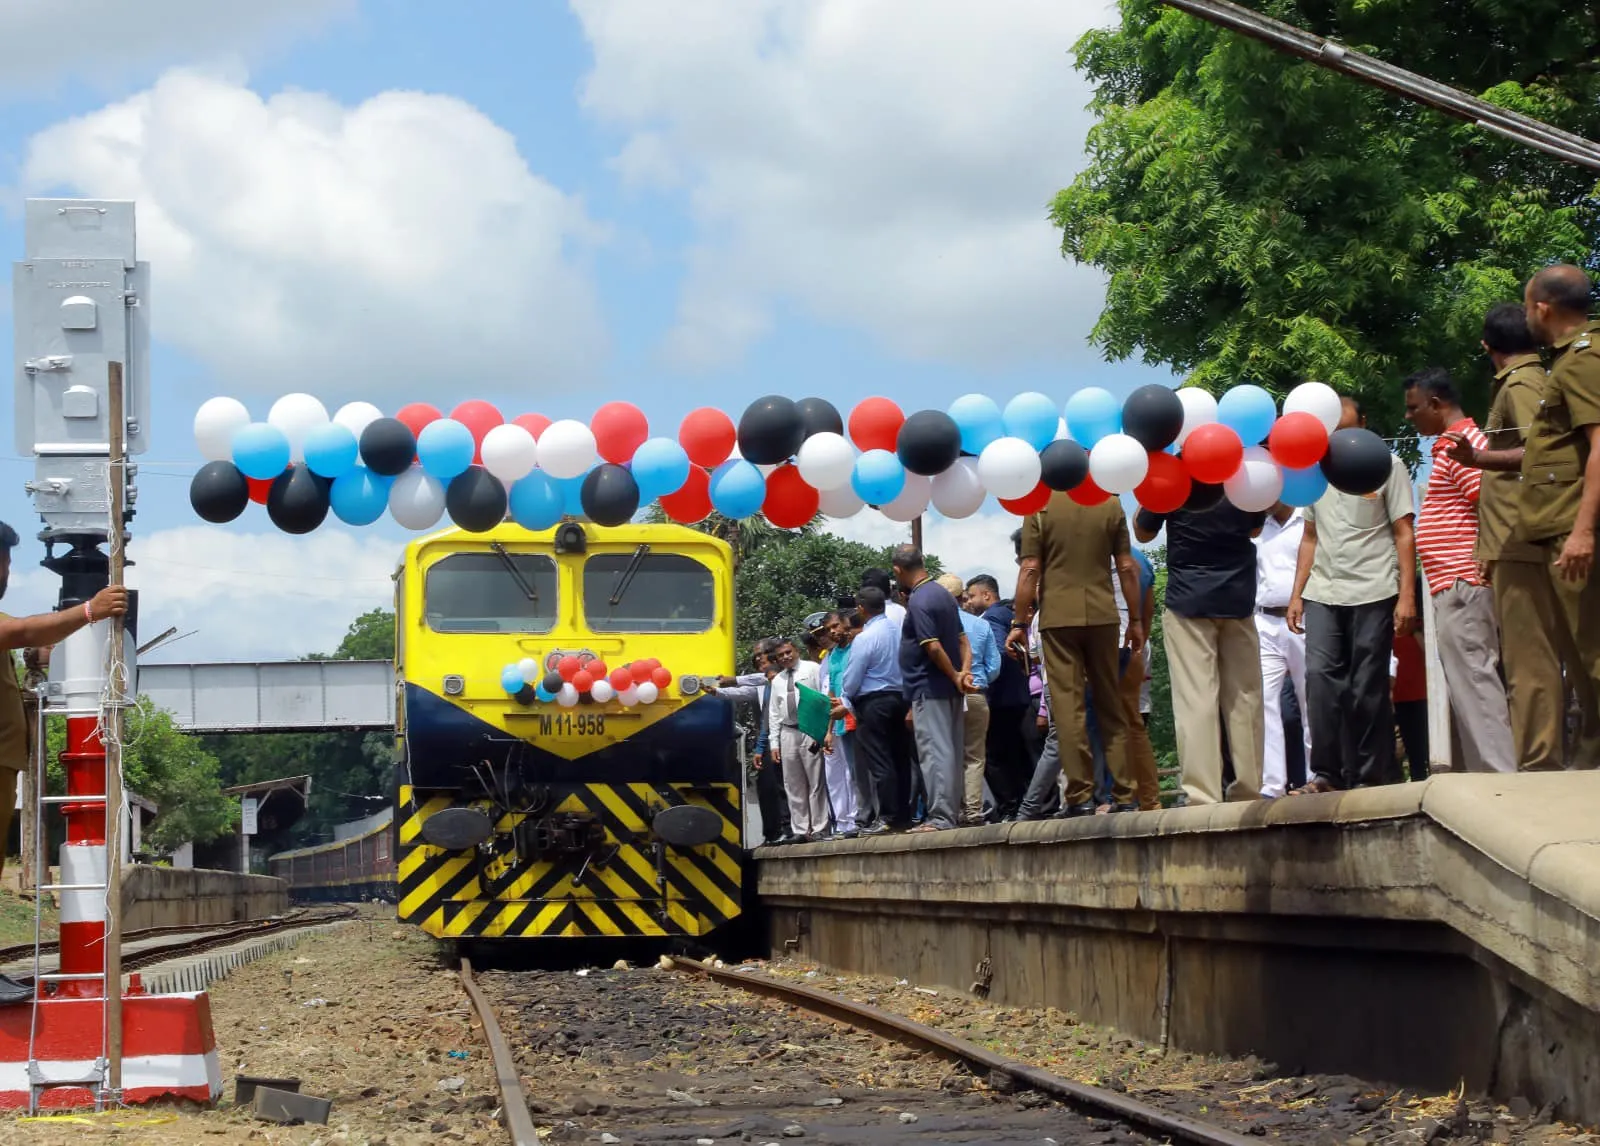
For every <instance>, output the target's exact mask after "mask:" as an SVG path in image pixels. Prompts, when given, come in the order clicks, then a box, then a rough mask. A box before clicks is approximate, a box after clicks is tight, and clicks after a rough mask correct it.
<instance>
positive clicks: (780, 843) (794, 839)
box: [774, 832, 806, 847]
mask: <svg viewBox="0 0 1600 1146" xmlns="http://www.w3.org/2000/svg"><path fill="white" fill-rule="evenodd" d="M805 842H806V838H805V837H804V836H797V835H795V834H794V833H793V832H789V833H787V834H786V835H781V836H779V837H778V839H777V842H776V844H775V845H774V846H776V847H788V846H789V845H790V844H803V843H805Z"/></svg>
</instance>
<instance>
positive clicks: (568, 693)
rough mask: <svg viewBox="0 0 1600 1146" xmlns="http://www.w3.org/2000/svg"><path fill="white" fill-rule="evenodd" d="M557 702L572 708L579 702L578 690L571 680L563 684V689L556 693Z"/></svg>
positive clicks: (563, 706) (564, 706)
mask: <svg viewBox="0 0 1600 1146" xmlns="http://www.w3.org/2000/svg"><path fill="white" fill-rule="evenodd" d="M556 703H557V704H559V705H560V706H561V707H562V708H572V707H574V706H576V705H577V703H578V690H577V689H576V688H575V687H574V686H573V684H572V682H571V681H570V680H569V681H568V682H567V683H566V684H564V685H562V686H561V691H560V692H558V693H556Z"/></svg>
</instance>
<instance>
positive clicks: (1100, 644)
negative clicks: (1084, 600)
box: [1040, 622, 1137, 808]
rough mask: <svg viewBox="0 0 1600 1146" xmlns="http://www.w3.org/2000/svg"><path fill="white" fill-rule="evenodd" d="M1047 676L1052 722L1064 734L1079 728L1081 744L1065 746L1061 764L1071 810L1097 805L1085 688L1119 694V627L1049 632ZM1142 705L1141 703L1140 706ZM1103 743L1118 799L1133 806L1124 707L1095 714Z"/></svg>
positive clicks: (1101, 693) (1045, 633)
mask: <svg viewBox="0 0 1600 1146" xmlns="http://www.w3.org/2000/svg"><path fill="white" fill-rule="evenodd" d="M1040 637H1041V638H1042V642H1043V644H1044V675H1045V681H1046V682H1047V685H1048V687H1049V689H1050V718H1051V720H1052V721H1053V722H1054V723H1055V726H1056V728H1057V729H1058V730H1062V729H1068V728H1076V729H1077V738H1078V743H1077V744H1076V745H1070V746H1063V747H1062V748H1061V766H1062V770H1063V771H1065V772H1066V774H1067V783H1066V795H1065V799H1066V803H1067V807H1069V808H1070V807H1073V806H1074V805H1078V804H1092V803H1094V758H1093V757H1092V756H1090V755H1089V741H1088V736H1087V734H1086V733H1085V731H1084V729H1085V727H1086V726H1085V724H1084V714H1085V713H1086V712H1087V711H1088V708H1087V705H1086V703H1085V702H1086V700H1087V697H1086V695H1085V684H1087V685H1089V686H1091V687H1093V689H1094V694H1095V695H1096V696H1113V697H1114V696H1117V695H1119V681H1118V680H1117V625H1116V622H1112V623H1111V624H1109V625H1080V626H1076V627H1072V628H1061V629H1043V630H1041V631H1040ZM1135 707H1137V702H1135ZM1095 718H1096V719H1097V720H1098V721H1099V723H1100V739H1101V742H1102V743H1103V744H1104V745H1105V749H1106V767H1107V768H1109V769H1110V770H1111V787H1112V798H1113V799H1115V800H1116V802H1117V803H1119V804H1128V803H1132V802H1133V783H1132V775H1133V774H1132V772H1131V771H1130V769H1129V767H1128V717H1127V711H1126V709H1125V708H1124V706H1123V705H1121V704H1107V705H1102V706H1101V707H1100V708H1098V709H1096V710H1095Z"/></svg>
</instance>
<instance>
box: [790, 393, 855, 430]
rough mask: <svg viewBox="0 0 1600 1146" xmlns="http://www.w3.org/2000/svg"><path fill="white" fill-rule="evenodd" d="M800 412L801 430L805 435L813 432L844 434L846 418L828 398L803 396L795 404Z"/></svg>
mask: <svg viewBox="0 0 1600 1146" xmlns="http://www.w3.org/2000/svg"><path fill="white" fill-rule="evenodd" d="M794 408H795V409H796V410H798V411H799V412H800V431H801V434H802V435H803V437H806V438H809V437H810V436H811V435H812V434H843V433H844V419H843V418H841V417H840V416H839V411H838V409H837V408H836V407H835V406H834V404H833V403H832V402H830V401H828V400H827V399H826V398H802V399H800V401H798V402H796V403H795V404H794Z"/></svg>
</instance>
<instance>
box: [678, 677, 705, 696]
mask: <svg viewBox="0 0 1600 1146" xmlns="http://www.w3.org/2000/svg"><path fill="white" fill-rule="evenodd" d="M678 691H679V692H681V693H682V694H683V695H684V696H693V695H694V694H695V693H697V692H699V691H700V678H699V677H697V676H695V675H694V674H693V673H684V674H683V675H682V676H680V677H679V678H678Z"/></svg>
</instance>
